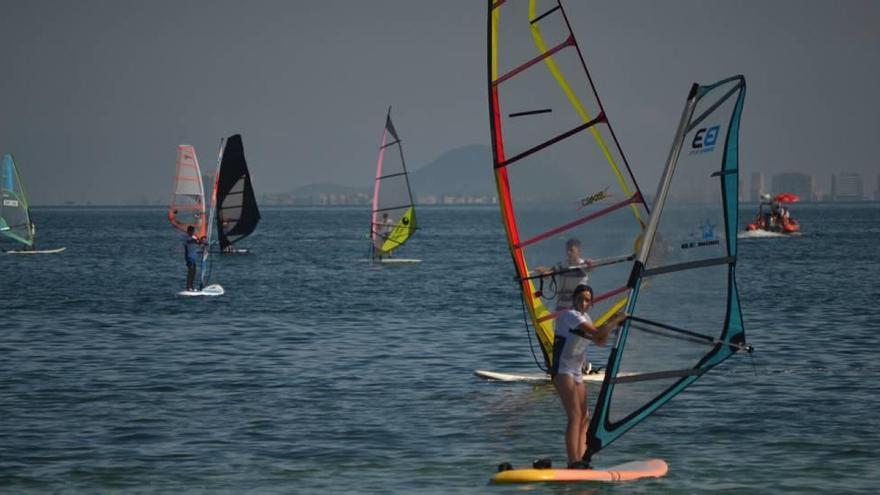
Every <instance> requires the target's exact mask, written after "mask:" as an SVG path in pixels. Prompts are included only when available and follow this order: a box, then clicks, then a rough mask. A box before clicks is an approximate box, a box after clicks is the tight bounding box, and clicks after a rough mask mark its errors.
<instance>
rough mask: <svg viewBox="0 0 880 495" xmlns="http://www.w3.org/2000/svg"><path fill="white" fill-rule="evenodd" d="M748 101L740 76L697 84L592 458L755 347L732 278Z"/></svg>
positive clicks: (592, 432)
mask: <svg viewBox="0 0 880 495" xmlns="http://www.w3.org/2000/svg"><path fill="white" fill-rule="evenodd" d="M744 99H745V79H744V78H743V77H742V76H735V77H732V78H728V79H724V80H722V81H719V82H717V83H715V84H710V85H706V86H699V85H696V84H695V85H694V86H693V87H692V88H691V91H690V93H689V95H688V100H687V103H686V105H685V108H684V110H683V112H682V117H681V120H680V123H679V126H678V130H677V131H676V135H675V138H674V139H673V144H672V148H671V150H670V153H669V158H668V160H667V165H666V168H665V170H664V172H663V176H662V178H661V180H660V184H659V186H658V190H657V195H656V200H655V204H654V209H653V212H652V214H651V217H650V219H649V222H648V227H647V228H646V231H645V237H644V241H643V243H642V245H641V248H640V250H639V255H638V257H637V259H636V261H635V264H634V267H633V272H632V277H631V279H630V283H629V287H630V293H629V298H628V299H629V300H628V303H627V309H626V311H627V313H628V314H629V315H630V316H629V318H628V319H627V321H626V322H625V323H624V325H623V326H622V327H621V329H620V330H619V331H618V334H617V338H616V341H615V343H614V346H613V348H612V350H611V353H610V355H609V358H608V364H607V366H606V378H605V380H604V382H603V384H602V388H601V390H600V392H599V397H598V398H597V402H596V407H595V410H594V413H593V416H592V420H591V423H590V426H589V429H588V441H587V444H588V452H587V457H590V456H592V455H594V454H596V453H597V452H599V451H600V450H601V449H603V448H604V447H606V446H607V445H608V444H610V443H611V442H613V441H614V440H616V439H617V438H619V437H620V436H621V435H623V434H624V433H625V432H627V431H628V430H630V429H631V428H633V427H634V426H635V425H637V424H638V423H639V422H641V421H642V420H644V419H645V418H647V417H648V416H650V415H651V414H652V413H653V412H655V411H656V410H657V409H659V408H660V407H662V406H663V405H664V404H666V403H667V402H668V401H670V400H671V399H672V398H673V397H675V396H676V395H677V394H678V393H680V392H681V391H682V390H684V389H685V388H686V387H687V386H689V385H690V384H691V383H693V382H694V381H695V380H697V379H698V378H699V377H700V376H702V375H703V374H705V373H706V372H708V371H709V370H710V369H712V368H713V367H715V366H717V365H718V364H720V363H721V362H723V361H724V360H725V359H727V358H729V357H730V356H731V355H733V354H734V353H735V352H737V351H740V350H744V351H747V352H750V351H751V347H749V346H748V345H745V330H744V327H743V322H742V315H741V310H740V304H739V295H738V292H737V288H736V276H735V273H736V261H737V252H736V225H737V222H738V201H737V198H738V190H737V188H738V174H737V170H738V141H739V122H740V115H741V113H742V108H743V102H744ZM672 308H674V309H672ZM695 329H699V330H695Z"/></svg>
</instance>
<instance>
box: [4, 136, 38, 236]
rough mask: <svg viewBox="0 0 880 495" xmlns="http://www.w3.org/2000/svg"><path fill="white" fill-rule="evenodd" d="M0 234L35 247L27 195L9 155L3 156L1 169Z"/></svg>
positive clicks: (13, 161)
mask: <svg viewBox="0 0 880 495" xmlns="http://www.w3.org/2000/svg"><path fill="white" fill-rule="evenodd" d="M0 234H3V235H5V236H6V237H9V238H10V239H13V240H16V241H18V242H20V243H22V244H24V245H25V246H28V247H33V245H34V224H33V222H31V216H30V206H29V204H28V199H27V194H26V193H25V191H24V186H23V185H22V183H21V177H20V176H19V174H18V168H17V167H16V166H15V160H14V159H13V158H12V155H10V154H9V153H7V154H5V155H3V165H2V169H0Z"/></svg>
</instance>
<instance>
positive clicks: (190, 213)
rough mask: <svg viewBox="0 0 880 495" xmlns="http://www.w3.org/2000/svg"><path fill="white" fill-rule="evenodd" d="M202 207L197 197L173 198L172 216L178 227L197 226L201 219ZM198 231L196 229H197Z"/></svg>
mask: <svg viewBox="0 0 880 495" xmlns="http://www.w3.org/2000/svg"><path fill="white" fill-rule="evenodd" d="M203 210H204V207H203V205H202V201H201V198H200V197H199V196H190V195H185V196H183V195H181V196H175V198H174V206H173V207H172V211H171V213H172V216H173V219H174V221H175V222H177V223H178V224H180V225H192V226H196V227H197V226H198V225H200V224H201V221H202V218H203ZM197 230H198V227H197Z"/></svg>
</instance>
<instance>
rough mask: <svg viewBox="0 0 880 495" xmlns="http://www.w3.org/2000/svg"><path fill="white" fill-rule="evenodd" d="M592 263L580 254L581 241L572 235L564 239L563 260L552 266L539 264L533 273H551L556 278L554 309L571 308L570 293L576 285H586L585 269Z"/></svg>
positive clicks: (587, 275)
mask: <svg viewBox="0 0 880 495" xmlns="http://www.w3.org/2000/svg"><path fill="white" fill-rule="evenodd" d="M590 265H592V260H591V259H589V258H588V259H586V260H585V259H584V258H583V257H582V256H581V241H580V240H579V239H576V238H574V237H572V238H571V239H569V240H567V241H565V261H562V262H559V263H557V264H556V265H555V266H553V267H546V266H539V267H537V268H535V273H538V274H541V275H553V276H554V279H555V280H556V310H557V311H560V310H564V309H569V308H571V301H572V295H573V294H574V289H575V287H577V286H578V285H586V284H587V283H588V282H589V280H590V276H589V274H588V273H587V269H588V268H589V267H590Z"/></svg>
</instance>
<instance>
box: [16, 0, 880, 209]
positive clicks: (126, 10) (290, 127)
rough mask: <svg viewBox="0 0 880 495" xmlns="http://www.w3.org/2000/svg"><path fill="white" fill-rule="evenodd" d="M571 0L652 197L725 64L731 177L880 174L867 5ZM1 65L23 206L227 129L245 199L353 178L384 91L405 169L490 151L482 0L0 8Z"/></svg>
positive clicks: (168, 168)
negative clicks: (688, 108) (732, 123)
mask: <svg viewBox="0 0 880 495" xmlns="http://www.w3.org/2000/svg"><path fill="white" fill-rule="evenodd" d="M565 5H566V8H567V11H568V16H569V18H570V20H571V23H572V28H573V30H574V33H575V35H576V36H577V37H578V41H579V46H580V47H581V50H582V51H583V53H584V57H585V59H586V63H587V66H588V67H589V69H590V71H591V75H592V78H593V82H594V83H595V85H596V88H597V91H598V93H599V95H600V97H601V98H602V101H603V104H604V107H605V110H606V114H607V116H608V118H609V120H610V121H611V122H612V123H613V125H614V128H615V131H616V133H617V136H618V138H619V140H620V143H621V146H622V148H623V150H624V152H625V153H626V155H627V158H628V161H629V162H630V165H631V166H632V168H633V172H634V174H635V177H636V180H637V181H638V183H639V184H640V185H641V186H642V187H643V188H644V189H645V190H647V191H651V190H653V189H655V187H656V184H657V181H658V180H659V176H660V173H661V171H662V168H663V163H664V161H665V159H666V156H667V155H668V152H669V146H670V140H671V138H672V136H673V134H674V132H675V126H676V124H677V122H678V118H679V115H680V113H681V108H682V105H683V103H684V100H685V96H686V93H687V90H688V88H689V87H690V85H691V83H692V82H694V81H698V82H701V83H708V82H713V81H716V80H718V79H721V78H723V77H727V76H730V75H733V74H738V73H741V74H744V75H745V77H746V81H747V84H748V94H747V97H746V100H745V110H744V113H743V120H742V126H741V139H740V167H741V168H740V172H741V174H742V175H743V177H749V176H750V174H751V173H752V172H754V171H761V172H762V173H765V174H769V175H773V174H779V173H783V172H800V173H807V174H810V175H812V176H813V177H815V178H816V182H817V184H818V187H819V188H820V189H821V190H822V191H828V190H829V189H830V183H829V181H830V174H831V173H832V172H834V173H840V172H844V171H852V172H857V173H860V174H862V176H863V177H867V176H869V175H874V174H875V173H876V171H877V170H878V169H880V162H878V159H877V158H876V155H875V153H874V151H873V148H872V147H871V146H869V145H868V144H866V143H872V142H873V141H874V139H875V137H876V136H877V135H880V120H878V119H877V118H876V115H875V114H876V109H877V108H880V92H878V91H876V88H875V85H876V81H877V80H880V57H878V56H877V54H878V53H880V28H878V26H880V2H876V1H869V0H861V1H860V0H853V1H850V2H846V3H843V4H838V3H835V2H822V1H800V0H779V1H774V2H725V3H712V4H706V3H704V2H702V1H700V0H676V1H672V2H651V1H647V0H642V1H635V0H623V1H619V2H607V3H601V2H576V1H566V2H565ZM707 5H711V7H710V8H707ZM37 33H38V34H37ZM231 33H234V35H230V34H231ZM0 58H2V60H3V61H4V66H5V67H6V68H7V70H6V71H5V72H4V77H3V85H2V88H0V108H2V110H3V114H2V115H3V117H2V119H0V153H5V152H11V153H14V154H15V155H16V159H17V163H18V164H19V165H20V167H21V170H22V176H23V180H24V181H25V185H26V187H27V190H28V192H29V194H30V196H31V200H32V203H34V204H62V203H64V202H66V201H74V202H76V203H79V204H85V203H87V202H92V203H95V204H121V203H124V202H126V201H130V200H131V199H132V198H146V199H147V200H149V201H152V200H160V199H162V198H168V197H170V190H171V183H172V178H173V173H174V157H175V150H176V147H177V145H178V144H183V143H186V144H191V145H193V146H195V148H196V150H197V153H198V156H199V158H200V160H201V163H202V165H203V167H204V168H205V169H206V170H210V169H212V168H213V166H214V161H215V156H216V151H217V144H218V143H219V140H220V138H221V137H224V136H229V135H231V134H234V133H241V134H242V136H243V140H244V148H245V155H246V156H247V159H248V162H249V166H250V170H251V172H252V174H253V180H254V187H255V189H256V191H257V194H258V196H259V195H261V194H277V193H283V192H285V191H289V190H292V189H294V188H296V187H299V186H302V185H304V184H312V183H318V182H335V183H338V184H343V185H348V186H360V185H368V184H370V183H371V180H372V174H373V172H374V165H375V158H376V148H377V145H378V139H379V134H380V132H381V130H382V124H383V121H384V120H383V119H384V115H385V112H386V110H387V107H388V106H389V105H390V106H392V108H393V109H392V114H393V115H394V122H395V126H396V128H397V131H398V132H399V134H400V137H401V138H402V140H403V144H404V148H405V152H406V154H407V160H408V163H409V164H410V165H411V167H412V168H413V169H414V170H415V169H418V168H419V167H420V166H423V165H424V164H427V163H429V162H431V161H432V160H434V159H436V158H437V157H439V156H441V155H442V154H443V153H444V152H446V151H449V150H452V149H455V148H457V147H461V146H465V145H471V144H478V145H488V144H489V125H488V109H487V105H488V104H487V95H486V84H487V83H486V2H474V1H472V0H447V1H445V2H406V1H393V0H374V1H370V2H351V1H335V0H325V1H322V2H313V3H309V4H301V3H296V2H284V1H282V0H255V1H253V2H247V3H242V2H236V1H233V0H212V1H207V0H190V1H186V2H176V1H171V0H154V1H150V2H140V1H136V0H90V1H88V2H6V3H5V4H4V9H3V16H0ZM480 166H482V167H485V169H484V170H485V171H486V173H487V174H488V173H490V172H491V163H489V162H487V163H485V164H483V165H480ZM870 180H871V181H873V179H870ZM868 189H871V188H868ZM872 192H873V191H868V190H866V191H865V194H866V195H870V194H871V193H872Z"/></svg>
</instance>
